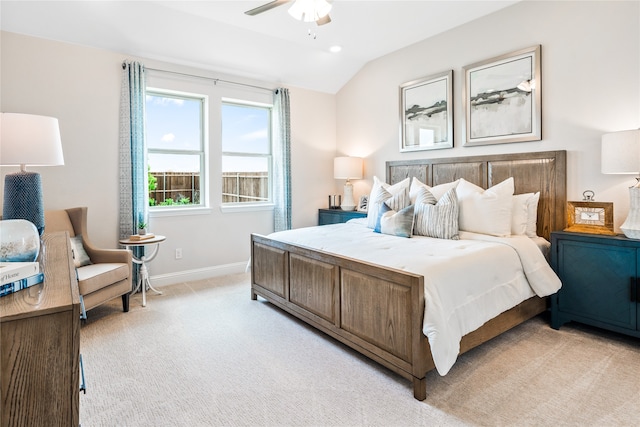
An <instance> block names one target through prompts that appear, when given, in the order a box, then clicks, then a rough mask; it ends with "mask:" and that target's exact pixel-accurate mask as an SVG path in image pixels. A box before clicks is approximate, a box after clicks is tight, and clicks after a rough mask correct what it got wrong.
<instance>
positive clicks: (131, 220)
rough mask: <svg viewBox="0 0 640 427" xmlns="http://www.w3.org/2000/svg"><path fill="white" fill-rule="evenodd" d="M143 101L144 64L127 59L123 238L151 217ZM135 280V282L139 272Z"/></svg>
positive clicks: (123, 97)
mask: <svg viewBox="0 0 640 427" xmlns="http://www.w3.org/2000/svg"><path fill="white" fill-rule="evenodd" d="M144 104H145V71H144V65H143V64H141V63H139V62H129V61H125V62H123V63H122V87H121V91H120V144H119V145H120V148H119V153H120V161H119V169H120V212H119V216H120V221H119V223H120V238H126V237H129V236H130V235H132V234H136V233H137V228H138V223H139V222H140V221H144V222H147V218H148V206H147V201H146V193H147V191H148V184H147V162H146V158H145V155H146V151H147V150H146V143H145V136H144V133H145V132H144ZM134 255H135V256H136V257H140V256H143V255H144V247H136V248H134ZM133 279H134V280H133V283H136V282H137V274H136V273H134V277H133Z"/></svg>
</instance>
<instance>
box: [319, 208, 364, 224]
mask: <svg viewBox="0 0 640 427" xmlns="http://www.w3.org/2000/svg"><path fill="white" fill-rule="evenodd" d="M366 217H367V213H366V212H358V211H343V210H342V209H318V225H327V224H338V223H341V222H347V221H349V220H350V219H353V218H366Z"/></svg>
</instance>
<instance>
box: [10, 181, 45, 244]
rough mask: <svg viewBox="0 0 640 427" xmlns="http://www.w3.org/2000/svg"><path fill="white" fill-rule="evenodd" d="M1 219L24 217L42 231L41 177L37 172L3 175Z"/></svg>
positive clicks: (40, 232) (39, 231)
mask: <svg viewBox="0 0 640 427" xmlns="http://www.w3.org/2000/svg"><path fill="white" fill-rule="evenodd" d="M2 219H26V220H27V221H31V222H32V223H33V225H35V226H36V229H37V230H38V234H40V235H42V233H43V232H44V205H43V203H42V179H41V177H40V174H39V173H37V172H27V171H20V172H15V173H9V174H7V175H6V176H5V177H4V204H3V206H2Z"/></svg>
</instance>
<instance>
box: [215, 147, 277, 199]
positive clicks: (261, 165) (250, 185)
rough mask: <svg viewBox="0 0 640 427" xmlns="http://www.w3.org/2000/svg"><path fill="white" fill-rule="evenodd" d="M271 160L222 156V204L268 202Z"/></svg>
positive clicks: (266, 158) (267, 158)
mask: <svg viewBox="0 0 640 427" xmlns="http://www.w3.org/2000/svg"><path fill="white" fill-rule="evenodd" d="M269 160H270V158H269V157H244V156H222V203H259V202H268V201H269Z"/></svg>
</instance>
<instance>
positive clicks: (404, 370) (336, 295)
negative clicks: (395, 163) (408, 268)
mask: <svg viewBox="0 0 640 427" xmlns="http://www.w3.org/2000/svg"><path fill="white" fill-rule="evenodd" d="M251 259H252V268H251V298H252V299H254V300H255V299H256V298H257V296H258V295H260V296H261V297H263V298H265V299H267V300H268V301H270V302H271V303H273V304H274V305H276V306H278V307H280V308H282V309H283V310H285V311H287V312H288V313H291V314H293V315H294V316H296V317H298V318H299V319H301V320H303V321H304V322H306V323H308V324H309V325H311V326H313V327H315V328H317V329H319V330H321V331H323V332H325V333H327V334H328V335H330V336H332V337H333V338H335V339H337V340H339V341H341V342H342V343H344V344H346V345H348V346H349V347H351V348H353V349H355V350H356V351H358V352H359V353H361V354H363V355H365V356H367V357H369V358H371V359H373V360H375V361H376V362H378V363H380V364H382V365H383V366H385V367H387V368H389V369H391V370H392V371H394V372H396V373H398V374H400V375H402V376H403V377H405V378H407V379H410V380H412V381H413V395H414V397H415V398H416V399H418V400H424V399H425V398H426V382H425V376H426V373H427V372H428V371H430V370H431V369H433V368H434V364H433V360H432V358H431V351H430V348H429V343H428V340H427V338H426V337H425V336H424V334H423V333H422V318H423V314H424V286H423V280H424V279H423V277H422V276H419V275H416V274H412V273H407V272H405V271H401V270H395V269H391V268H385V267H381V266H379V265H374V264H370V263H366V262H362V261H358V260H354V259H351V258H346V257H340V256H337V255H333V254H328V253H324V252H321V251H316V250H312V249H308V248H305V247H301V246H296V245H291V244H286V243H282V242H277V241H273V240H270V239H269V238H267V237H264V236H260V235H256V234H254V235H252V236H251ZM545 307H546V304H545V301H544V300H543V299H540V298H537V297H535V298H532V299H530V300H528V301H525V302H524V303H523V304H521V305H519V306H517V307H515V308H513V309H512V310H509V311H508V312H506V313H503V314H502V315H501V316H499V317H497V318H495V319H493V320H491V321H490V322H488V323H487V324H486V325H485V326H483V327H482V328H480V329H478V330H476V331H474V332H473V333H471V334H469V335H467V336H465V337H464V338H463V340H462V343H461V347H462V348H461V352H464V351H467V350H469V349H471V348H473V347H475V346H477V345H478V344H481V343H482V342H485V341H487V340H489V339H491V338H493V337H495V336H497V335H499V334H500V333H502V332H504V331H506V330H508V329H510V328H512V327H513V326H515V325H517V324H519V323H522V322H523V321H524V320H527V319H529V318H531V317H533V316H535V315H536V314H538V313H540V312H542V311H543V310H544V309H545Z"/></svg>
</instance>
